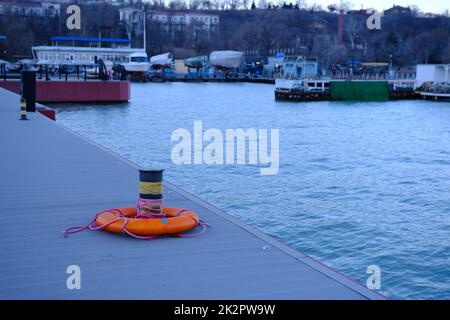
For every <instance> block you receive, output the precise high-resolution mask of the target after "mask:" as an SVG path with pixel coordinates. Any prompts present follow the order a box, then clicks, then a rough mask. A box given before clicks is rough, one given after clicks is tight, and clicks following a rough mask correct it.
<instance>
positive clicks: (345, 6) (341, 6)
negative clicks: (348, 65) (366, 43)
mask: <svg viewBox="0 0 450 320" xmlns="http://www.w3.org/2000/svg"><path fill="white" fill-rule="evenodd" d="M348 8H349V4H348V3H346V2H345V1H341V3H340V4H339V5H337V4H330V5H329V6H328V10H330V12H335V11H339V18H338V36H337V44H338V45H339V46H343V45H344V23H345V22H344V13H345V11H347V10H348Z"/></svg>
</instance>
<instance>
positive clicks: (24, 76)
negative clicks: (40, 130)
mask: <svg viewBox="0 0 450 320" xmlns="http://www.w3.org/2000/svg"><path fill="white" fill-rule="evenodd" d="M20 76H21V83H20V85H21V88H20V89H21V93H22V98H24V99H25V100H26V106H27V111H28V112H36V71H22V72H21V74H20Z"/></svg>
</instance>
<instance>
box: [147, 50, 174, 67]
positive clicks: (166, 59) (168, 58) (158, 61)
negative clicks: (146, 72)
mask: <svg viewBox="0 0 450 320" xmlns="http://www.w3.org/2000/svg"><path fill="white" fill-rule="evenodd" d="M150 64H151V65H152V66H154V67H155V66H156V67H160V66H162V67H170V66H171V65H172V64H173V56H172V54H171V53H170V52H166V53H163V54H158V55H156V56H153V57H151V58H150Z"/></svg>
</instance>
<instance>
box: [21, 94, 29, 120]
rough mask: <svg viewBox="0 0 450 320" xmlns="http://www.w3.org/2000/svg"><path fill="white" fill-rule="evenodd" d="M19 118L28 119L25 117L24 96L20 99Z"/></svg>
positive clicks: (25, 103)
mask: <svg viewBox="0 0 450 320" xmlns="http://www.w3.org/2000/svg"><path fill="white" fill-rule="evenodd" d="M20 120H28V118H27V102H26V100H25V99H24V98H21V99H20Z"/></svg>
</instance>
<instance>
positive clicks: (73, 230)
mask: <svg viewBox="0 0 450 320" xmlns="http://www.w3.org/2000/svg"><path fill="white" fill-rule="evenodd" d="M140 200H141V199H140ZM141 204H142V203H141ZM187 211H189V210H186V209H180V210H179V211H178V212H177V213H176V214H175V215H174V216H175V217H178V216H180V215H181V214H182V213H183V212H187ZM108 212H109V213H112V214H114V215H115V216H116V218H115V219H112V220H111V221H109V222H107V223H105V224H102V225H99V224H98V223H97V218H98V217H99V216H100V215H102V214H105V213H108ZM146 213H148V212H146ZM165 216H166V214H165V213H164V212H163V213H162V214H153V213H151V217H148V216H147V215H142V214H141V211H140V206H139V200H138V210H137V215H136V217H133V218H129V217H126V216H125V215H124V214H123V212H121V211H120V210H119V209H108V210H104V211H101V212H99V213H97V214H96V215H95V217H94V218H93V219H92V221H91V222H89V223H88V224H87V225H84V226H73V227H70V228H67V229H65V230H63V232H62V233H63V235H64V237H66V238H67V237H68V236H69V235H71V234H73V233H78V232H81V231H84V230H102V229H105V228H106V227H108V226H109V225H112V224H113V223H116V222H118V221H123V224H122V226H121V227H120V229H121V231H122V233H123V234H125V235H128V236H130V237H133V238H137V239H142V240H155V239H159V238H162V237H164V236H166V237H167V236H169V237H174V238H187V237H196V236H199V235H201V234H203V233H204V232H205V231H206V228H207V227H210V225H209V224H208V223H207V222H205V221H203V220H201V219H198V218H194V217H192V219H194V221H195V223H196V227H199V228H200V229H201V230H200V231H198V232H196V233H191V234H180V233H176V234H168V235H158V236H140V235H137V234H134V233H132V232H131V231H129V230H128V229H127V228H126V226H127V224H128V222H129V221H130V219H146V218H147V219H155V218H157V217H162V218H164V217H165Z"/></svg>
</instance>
